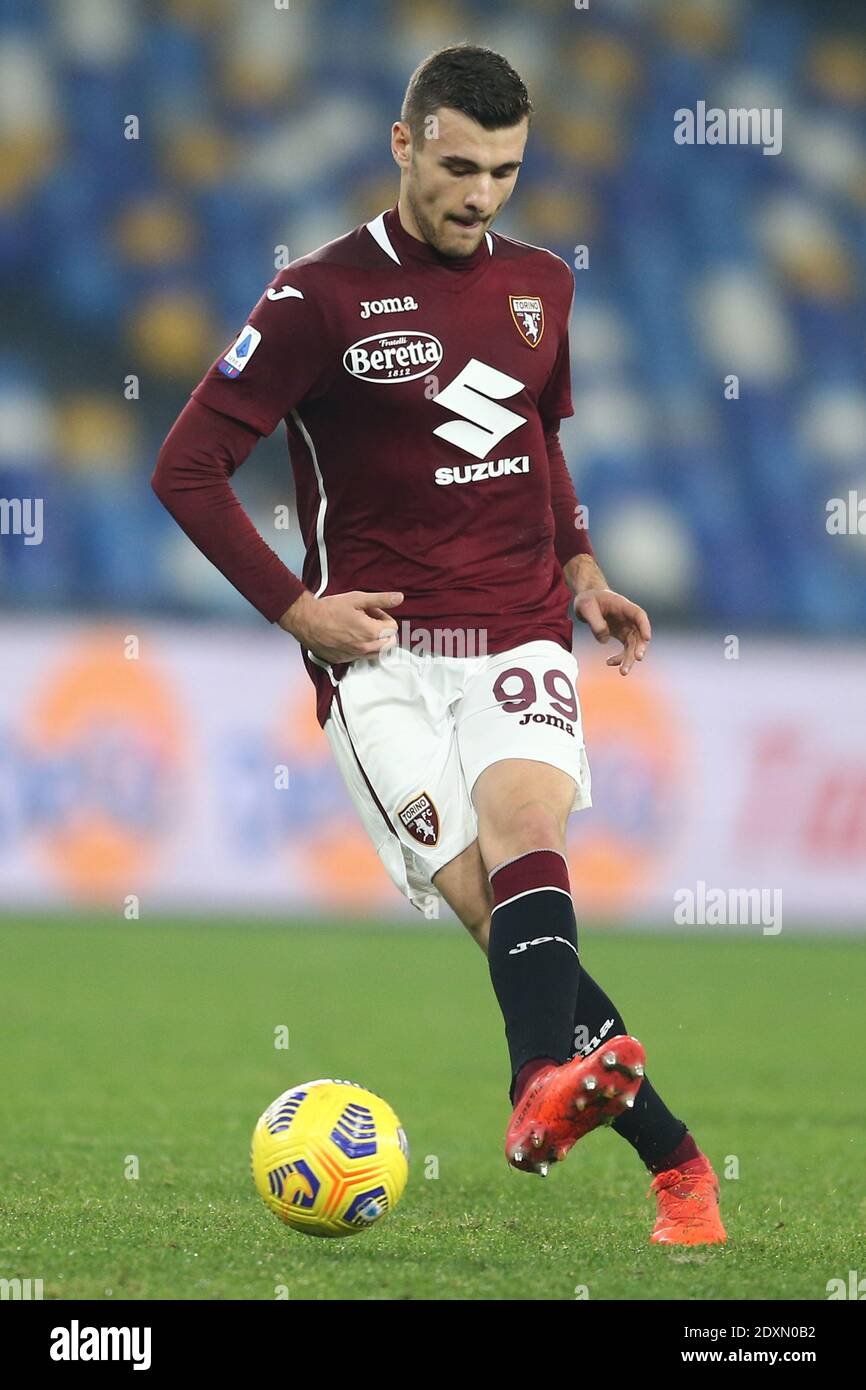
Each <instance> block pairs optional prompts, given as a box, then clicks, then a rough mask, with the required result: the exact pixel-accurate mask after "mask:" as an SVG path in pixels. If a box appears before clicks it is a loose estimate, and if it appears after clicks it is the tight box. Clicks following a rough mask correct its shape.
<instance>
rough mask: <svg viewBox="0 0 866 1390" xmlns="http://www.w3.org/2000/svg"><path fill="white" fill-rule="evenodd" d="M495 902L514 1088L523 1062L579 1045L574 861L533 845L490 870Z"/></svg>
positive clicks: (494, 953) (497, 979) (497, 976)
mask: <svg viewBox="0 0 866 1390" xmlns="http://www.w3.org/2000/svg"><path fill="white" fill-rule="evenodd" d="M490 883H491V886H492V888H493V897H494V904H495V905H494V908H493V912H492V915H491V918H490V944H489V947H488V952H487V960H488V965H489V967H490V978H491V980H492V981H493V988H494V990H495V992H496V998H497V999H498V1000H499V1007H500V1009H501V1010H502V1015H503V1018H504V1019H505V1036H506V1038H507V1040H508V1052H509V1056H510V1058H511V1096H512V1100H513V1098H514V1082H515V1078H516V1077H517V1073H518V1072H519V1071H520V1069H521V1067H522V1066H523V1065H524V1063H526V1062H529V1061H531V1060H532V1059H533V1058H535V1057H551V1058H553V1060H554V1061H556V1062H566V1061H568V1059H569V1057H571V1055H572V1053H573V1051H574V1042H573V1039H574V1011H575V1005H576V1003H577V984H578V980H579V978H580V962H579V960H578V957H577V926H576V923H575V919H574V903H573V902H572V899H571V888H570V885H569V881H568V866H567V864H566V862H565V859H564V858H563V856H562V855H561V854H559V853H558V852H557V851H556V850H550V849H539V850H532V851H530V852H529V853H528V854H522V855H519V856H518V857H517V858H516V859H511V860H509V861H508V862H507V863H506V864H503V865H500V867H499V868H498V869H495V870H494V871H493V873H492V874H491V875H490Z"/></svg>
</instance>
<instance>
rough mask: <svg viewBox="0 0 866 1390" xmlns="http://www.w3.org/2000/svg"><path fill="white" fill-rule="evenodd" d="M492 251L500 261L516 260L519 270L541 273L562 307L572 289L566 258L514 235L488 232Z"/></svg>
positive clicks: (570, 273) (572, 283)
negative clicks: (491, 242) (561, 300)
mask: <svg viewBox="0 0 866 1390" xmlns="http://www.w3.org/2000/svg"><path fill="white" fill-rule="evenodd" d="M490 235H491V236H492V238H493V255H494V256H495V257H496V258H497V260H498V261H500V262H501V263H506V264H507V263H508V262H516V263H519V264H520V269H521V272H525V271H527V270H529V271H531V272H532V274H533V275H535V276H539V277H541V279H542V281H543V282H544V283H545V284H546V285H547V287H548V289H549V291H550V292H552V293H555V294H559V295H561V296H562V298H563V299H564V301H565V302H566V307H567V305H568V303H569V302H570V300H571V296H572V294H573V293H574V273H573V271H572V269H571V266H570V265H569V264H568V262H567V261H564V260H563V259H562V257H561V256H558V255H557V254H556V252H555V251H550V250H548V248H547V247H546V246H534V245H533V244H532V243H531V242H529V241H518V240H517V238H516V237H510V236H504V235H503V234H502V233H501V232H492V233H490Z"/></svg>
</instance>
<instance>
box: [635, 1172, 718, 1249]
mask: <svg viewBox="0 0 866 1390" xmlns="http://www.w3.org/2000/svg"><path fill="white" fill-rule="evenodd" d="M653 1193H655V1195H656V1200H657V1204H658V1205H657V1213H656V1224H655V1226H654V1227H653V1233H652V1235H651V1236H650V1240H651V1241H652V1243H653V1245H723V1244H724V1242H725V1241H726V1240H727V1238H728V1237H727V1233H726V1231H725V1228H724V1226H723V1225H722V1218H721V1216H720V1215H719V1180H718V1178H717V1177H716V1175H715V1173H714V1172H713V1165H712V1164H711V1163H710V1160H709V1159H708V1158H707V1157H706V1155H705V1154H700V1155H699V1156H698V1157H697V1158H690V1159H689V1160H688V1162H687V1163H682V1164H680V1166H679V1168H669V1169H668V1171H667V1172H666V1173H658V1174H657V1175H656V1177H654V1178H653V1180H652V1182H651V1183H650V1190H649V1192H648V1193H647V1196H648V1197H651V1196H652V1194H653Z"/></svg>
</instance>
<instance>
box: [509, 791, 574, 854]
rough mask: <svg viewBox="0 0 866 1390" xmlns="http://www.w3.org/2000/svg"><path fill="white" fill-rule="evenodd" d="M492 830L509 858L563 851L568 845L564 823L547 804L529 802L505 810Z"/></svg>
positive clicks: (543, 802)
mask: <svg viewBox="0 0 866 1390" xmlns="http://www.w3.org/2000/svg"><path fill="white" fill-rule="evenodd" d="M491 829H492V832H493V834H494V836H495V838H496V840H497V841H498V842H499V844H500V846H502V847H504V850H505V857H513V856H514V855H517V854H528V853H529V852H530V850H534V849H558V850H561V849H562V848H563V846H564V841H565V827H564V825H563V823H562V819H561V817H560V816H559V815H558V813H557V811H556V810H555V809H554V807H552V806H549V805H548V804H547V802H545V801H525V802H522V803H521V804H520V805H518V806H511V807H504V808H502V812H501V814H499V815H497V817H496V823H495V824H494V825H493V826H492V827H491Z"/></svg>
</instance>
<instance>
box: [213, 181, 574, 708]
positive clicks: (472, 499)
mask: <svg viewBox="0 0 866 1390" xmlns="http://www.w3.org/2000/svg"><path fill="white" fill-rule="evenodd" d="M573 291H574V280H573V276H572V274H571V271H570V269H569V268H568V266H567V265H566V264H565V262H564V261H562V260H561V259H560V258H559V257H558V256H555V255H553V254H552V253H551V252H549V251H546V250H542V249H540V248H538V247H535V246H529V245H526V244H525V243H522V242H518V241H513V240H511V239H510V238H508V237H504V236H500V235H498V234H497V233H491V232H488V233H487V234H486V235H485V237H484V238H483V239H482V241H481V243H480V245H479V247H478V249H477V250H476V251H475V252H474V253H473V255H471V256H468V257H465V258H462V259H459V260H450V259H445V258H443V257H442V256H440V255H439V254H438V253H437V252H436V251H435V250H434V249H433V247H432V246H430V245H429V244H428V243H427V242H422V241H419V240H417V239H416V238H415V237H412V236H410V235H409V234H408V233H407V232H406V231H405V230H404V229H403V227H402V225H401V223H400V220H399V216H398V213H397V210H396V208H392V209H391V210H390V211H389V212H386V213H383V214H382V215H381V216H379V217H377V218H376V219H375V220H374V221H372V222H370V223H367V224H365V225H362V226H360V227H356V228H355V230H354V231H352V232H349V233H348V234H347V235H346V236H343V237H340V238H339V239H338V240H336V241H333V242H330V243H329V244H328V245H327V246H324V247H322V248H321V249H320V250H318V251H315V252H313V253H312V254H311V255H309V256H304V257H303V258H302V259H300V260H298V261H295V262H294V263H293V264H292V265H290V266H289V267H288V268H287V269H285V270H282V271H280V272H279V274H278V275H277V276H276V277H275V278H274V280H273V281H272V282H271V285H270V286H269V287H268V289H267V291H266V292H265V294H264V295H263V296H262V298H261V299H260V300H259V302H258V304H257V305H256V306H255V308H254V310H253V312H252V314H251V315H250V318H249V322H248V324H247V325H246V326H245V327H244V329H243V330H242V332H241V333H240V334H239V335H238V338H237V339H236V340H235V342H234V343H233V344H232V346H231V347H230V348H228V349H227V350H226V352H225V353H224V354H223V355H222V356H221V357H220V358H219V359H218V360H217V361H216V362H215V363H214V365H213V367H212V368H211V369H210V371H209V372H208V374H207V376H206V377H205V378H204V380H203V381H202V382H201V384H200V385H199V386H198V387H197V388H196V390H195V391H194V392H193V397H194V399H195V400H197V401H199V402H201V403H202V404H203V405H206V406H210V407H212V408H213V409H215V410H217V411H220V412H221V413H222V414H223V415H228V416H231V417H233V418H234V419H236V420H239V421H241V422H243V423H244V424H246V425H248V426H250V427H251V428H252V429H254V430H256V431H257V432H258V433H260V434H262V435H267V434H270V433H271V432H272V431H273V429H274V428H275V427H276V425H277V424H278V423H279V421H280V420H282V419H284V420H285V422H286V427H287V433H288V442H289V452H290V456H291V463H292V469H293V472H294V478H295V488H296V495H297V508H298V516H299V520H300V525H301V528H302V531H303V537H304V542H305V546H306V559H305V563H304V569H303V579H304V582H305V584H306V585H307V587H308V588H309V589H310V590H312V591H313V592H314V593H315V594H317V595H322V594H332V593H342V592H345V591H347V590H351V589H363V590H369V591H373V592H379V591H383V590H389V589H398V590H400V591H401V592H402V593H403V594H405V602H404V603H403V604H401V605H400V607H399V608H397V609H395V610H393V616H394V618H395V619H396V620H397V622H398V626H399V629H400V634H399V635H400V640H401V641H403V642H404V643H406V644H409V645H415V646H417V645H418V643H419V640H420V641H421V642H422V643H423V641H424V638H423V635H421V634H431V633H434V632H435V631H436V630H439V631H441V630H443V629H445V630H448V631H450V632H452V633H455V632H458V633H459V632H465V633H467V640H466V646H465V651H466V653H467V654H469V655H472V654H475V653H476V652H478V651H479V650H485V649H486V650H487V651H488V652H491V653H493V652H500V651H505V650H507V649H508V648H510V647H513V646H517V645H518V644H520V643H522V642H528V641H533V640H537V639H539V638H548V639H552V640H553V641H555V642H558V643H561V644H562V645H563V646H564V647H566V648H568V649H569V650H570V648H571V635H572V629H571V619H570V614H569V592H568V589H567V586H566V584H565V582H564V579H563V577H562V570H561V564H560V562H559V561H558V560H557V555H556V552H555V546H554V538H555V521H554V515H553V512H552V510H551V473H550V464H549V460H548V452H547V446H546V442H545V434H546V433H549V432H551V431H553V432H555V430H556V427H557V425H558V422H559V420H560V418H561V417H563V416H566V415H571V414H572V413H573V410H572V405H571V389H570V371H569V356H568V318H569V312H570V307H571V299H572V294H573ZM572 495H573V493H572ZM583 548H586V547H585V546H583V545H582V544H580V543H579V542H577V543H576V544H575V546H574V550H575V552H577V551H579V550H581V549H583ZM479 634H481V636H480V639H479ZM419 635H420V638H419ZM428 640H429V639H428ZM482 643H484V644H486V646H482V645H481V644H482ZM453 654H455V655H457V654H460V652H459V651H457V650H456V649H455V650H454V653H453ZM305 659H306V660H307V665H308V670H309V671H310V674H311V675H312V677H313V679H314V681H315V683H316V685H317V688H318V692H319V701H318V710H319V717H320V719H321V720H322V722H324V719H325V717H326V715H327V710H328V707H329V704H330V696H331V692H332V690H333V685H334V682H335V680H337V679H339V676H340V674H341V668H339V667H337V668H333V669H331V668H327V667H325V666H324V664H323V663H320V662H318V660H317V659H315V658H314V659H312V660H311V659H310V657H309V654H308V655H307V657H306V658H305Z"/></svg>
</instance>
